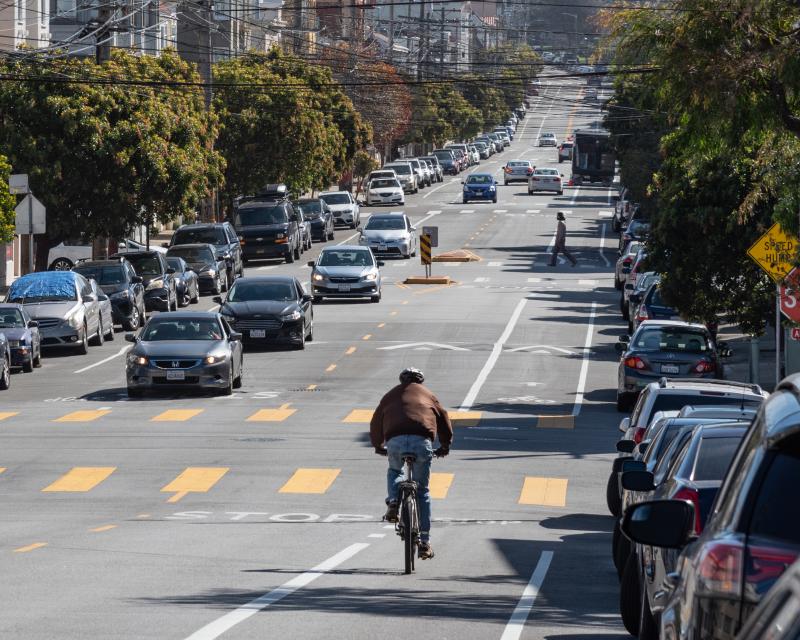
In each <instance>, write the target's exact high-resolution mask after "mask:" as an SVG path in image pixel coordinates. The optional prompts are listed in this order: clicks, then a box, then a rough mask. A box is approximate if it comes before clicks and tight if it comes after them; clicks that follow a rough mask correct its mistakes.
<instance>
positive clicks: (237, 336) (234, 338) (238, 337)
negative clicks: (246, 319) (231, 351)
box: [230, 331, 242, 342]
mask: <svg viewBox="0 0 800 640" xmlns="http://www.w3.org/2000/svg"><path fill="white" fill-rule="evenodd" d="M230 339H231V340H232V341H234V342H238V341H239V340H241V339H242V334H241V333H239V332H238V331H231V337H230Z"/></svg>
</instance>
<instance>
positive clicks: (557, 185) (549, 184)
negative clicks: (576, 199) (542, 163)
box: [528, 167, 564, 196]
mask: <svg viewBox="0 0 800 640" xmlns="http://www.w3.org/2000/svg"><path fill="white" fill-rule="evenodd" d="M562 177H563V176H562V175H561V174H560V173H559V171H558V169H552V168H550V167H541V168H536V169H534V171H533V173H532V174H531V175H530V176H528V195H529V196H532V195H533V194H534V192H535V191H552V192H555V193H556V194H557V195H559V196H560V195H563V194H564V187H563V185H562V183H561V178H562Z"/></svg>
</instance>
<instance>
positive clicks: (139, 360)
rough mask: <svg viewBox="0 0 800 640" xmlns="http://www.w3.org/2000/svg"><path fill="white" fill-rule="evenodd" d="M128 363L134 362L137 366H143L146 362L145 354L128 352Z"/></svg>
mask: <svg viewBox="0 0 800 640" xmlns="http://www.w3.org/2000/svg"><path fill="white" fill-rule="evenodd" d="M128 364H136V365H139V366H144V365H146V364H147V356H139V355H136V354H135V353H129V354H128Z"/></svg>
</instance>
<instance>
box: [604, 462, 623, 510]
mask: <svg viewBox="0 0 800 640" xmlns="http://www.w3.org/2000/svg"><path fill="white" fill-rule="evenodd" d="M617 483H618V480H617V474H616V473H615V472H613V471H612V472H611V473H610V474H609V475H608V481H607V482H606V506H607V507H608V511H609V513H610V514H611V515H612V516H615V517H617V518H619V516H620V513H621V512H622V498H620V497H619V485H618V484H617Z"/></svg>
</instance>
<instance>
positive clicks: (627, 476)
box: [621, 471, 656, 491]
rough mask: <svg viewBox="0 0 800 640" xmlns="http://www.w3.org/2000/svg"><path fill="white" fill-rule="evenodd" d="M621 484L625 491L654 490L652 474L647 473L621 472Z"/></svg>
mask: <svg viewBox="0 0 800 640" xmlns="http://www.w3.org/2000/svg"><path fill="white" fill-rule="evenodd" d="M621 484H622V488H623V489H625V490H626V491H652V490H653V489H655V488H656V487H655V485H654V484H653V474H652V473H650V472H649V471H623V472H622V478H621Z"/></svg>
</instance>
